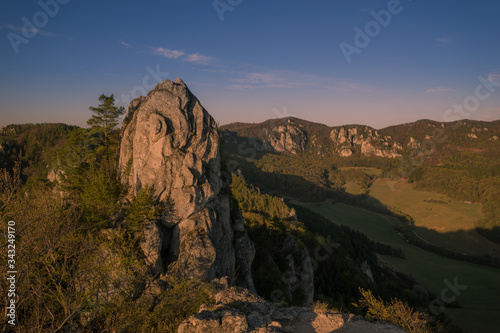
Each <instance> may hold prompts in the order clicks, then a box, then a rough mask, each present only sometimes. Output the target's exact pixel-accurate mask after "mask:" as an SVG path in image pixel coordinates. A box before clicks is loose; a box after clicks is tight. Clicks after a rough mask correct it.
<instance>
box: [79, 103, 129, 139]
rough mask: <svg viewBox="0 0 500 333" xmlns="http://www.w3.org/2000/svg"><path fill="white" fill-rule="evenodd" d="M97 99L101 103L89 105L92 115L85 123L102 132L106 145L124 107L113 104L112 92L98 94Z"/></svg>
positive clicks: (123, 111)
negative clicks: (96, 105) (94, 105)
mask: <svg viewBox="0 0 500 333" xmlns="http://www.w3.org/2000/svg"><path fill="white" fill-rule="evenodd" d="M99 101H100V102H101V104H99V106H98V107H93V106H91V107H89V109H90V110H91V111H92V112H94V115H92V118H90V119H89V120H87V125H89V126H91V127H92V128H95V129H98V130H99V131H101V132H102V133H104V144H105V145H106V146H107V145H108V136H109V133H110V132H111V131H112V130H114V129H115V127H116V126H117V125H118V119H119V118H120V116H121V115H123V114H124V113H125V108H124V107H123V106H120V107H117V106H115V96H114V94H111V96H106V95H104V94H102V95H101V96H99Z"/></svg>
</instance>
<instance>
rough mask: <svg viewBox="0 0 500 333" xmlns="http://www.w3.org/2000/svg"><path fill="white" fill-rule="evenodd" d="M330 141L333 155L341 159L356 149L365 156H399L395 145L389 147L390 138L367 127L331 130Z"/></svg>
mask: <svg viewBox="0 0 500 333" xmlns="http://www.w3.org/2000/svg"><path fill="white" fill-rule="evenodd" d="M330 139H331V140H332V142H333V144H334V151H333V152H334V153H335V154H339V155H340V156H342V157H348V156H351V155H352V154H353V151H355V149H356V148H357V147H359V149H360V150H361V154H362V155H365V156H379V157H388V158H396V157H398V156H400V154H399V152H398V149H400V147H399V146H398V147H396V146H395V145H393V146H391V145H390V144H389V141H391V137H389V136H383V135H381V134H380V133H379V132H378V131H377V130H374V129H372V128H370V127H368V126H351V127H340V128H335V129H332V130H331V132H330Z"/></svg>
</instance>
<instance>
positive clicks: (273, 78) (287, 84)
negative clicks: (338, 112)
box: [227, 70, 374, 92]
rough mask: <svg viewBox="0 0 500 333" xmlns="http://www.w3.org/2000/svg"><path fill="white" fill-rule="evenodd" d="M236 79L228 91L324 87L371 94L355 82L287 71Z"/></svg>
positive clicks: (368, 88)
mask: <svg viewBox="0 0 500 333" xmlns="http://www.w3.org/2000/svg"><path fill="white" fill-rule="evenodd" d="M238 76H239V77H236V78H233V79H231V81H232V82H234V84H232V85H230V86H228V87H227V88H228V89H247V90H248V89H256V88H285V89H286V88H303V87H324V88H326V89H329V90H333V91H340V92H352V91H356V92H372V91H374V89H373V87H371V86H368V85H366V84H362V83H357V82H347V81H343V80H338V79H333V78H329V77H323V76H317V75H310V74H303V73H298V72H293V71H287V70H270V71H266V72H238Z"/></svg>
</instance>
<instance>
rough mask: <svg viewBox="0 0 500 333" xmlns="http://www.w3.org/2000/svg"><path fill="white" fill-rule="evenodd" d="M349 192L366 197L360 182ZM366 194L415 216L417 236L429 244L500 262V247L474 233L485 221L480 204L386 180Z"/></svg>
mask: <svg viewBox="0 0 500 333" xmlns="http://www.w3.org/2000/svg"><path fill="white" fill-rule="evenodd" d="M363 172H365V170H363ZM370 172H371V173H372V174H373V172H374V171H370ZM367 174H369V173H368V172H367ZM346 191H347V192H348V193H351V194H360V193H363V192H362V191H363V190H362V189H361V188H360V186H359V184H357V183H356V182H347V184H346ZM366 193H367V194H368V195H369V198H368V200H370V197H371V198H374V199H375V200H374V201H375V202H379V203H381V204H382V205H384V206H386V207H392V208H393V209H395V210H398V211H402V212H404V213H405V214H408V215H409V216H411V217H412V218H413V219H414V221H415V228H414V231H415V233H416V234H417V235H418V236H419V237H421V238H422V239H424V240H426V241H427V242H429V243H432V244H434V245H437V246H439V247H443V248H446V249H449V250H452V251H455V252H458V253H466V254H471V255H479V256H481V255H490V256H494V257H497V258H500V245H498V244H495V243H493V242H491V241H489V240H487V239H486V238H484V237H483V236H481V235H480V234H478V233H477V232H476V231H475V230H474V224H475V222H476V221H477V220H478V219H480V218H481V217H482V214H481V205H480V204H479V203H473V204H466V203H462V202H460V201H458V200H453V199H450V198H448V197H447V196H445V195H443V194H439V193H432V192H427V191H418V190H415V189H413V185H412V184H408V183H406V182H394V181H388V180H383V179H376V180H375V181H374V182H373V184H372V185H371V186H370V188H369V189H368V191H367V192H366Z"/></svg>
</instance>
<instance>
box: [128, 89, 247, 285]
mask: <svg viewBox="0 0 500 333" xmlns="http://www.w3.org/2000/svg"><path fill="white" fill-rule="evenodd" d="M220 169H221V157H220V152H219V135H218V132H217V126H216V123H215V121H214V120H213V118H212V117H211V116H210V115H209V114H208V112H207V111H206V110H205V109H204V108H203V107H202V105H201V104H200V102H199V101H198V99H197V98H196V97H195V96H194V95H193V94H192V93H191V92H190V91H189V89H188V88H187V86H186V85H185V84H184V82H182V80H180V79H177V80H175V81H174V82H172V81H170V80H165V81H163V82H161V83H159V84H158V85H157V86H156V87H155V88H154V89H153V90H152V91H151V92H149V94H148V95H147V96H146V97H144V96H141V97H139V98H136V99H134V100H133V101H132V102H131V103H130V105H129V108H128V111H127V115H126V117H125V120H124V122H123V128H122V139H121V145H120V156H119V170H120V174H121V180H122V183H123V184H124V185H126V186H127V187H128V188H129V189H130V192H131V193H132V194H135V193H137V192H138V191H139V190H140V189H141V188H143V187H145V186H148V187H150V188H152V189H153V193H154V198H155V200H156V201H157V202H158V203H160V204H161V205H163V208H164V209H163V211H164V214H163V216H162V218H161V221H160V222H159V223H156V224H148V225H147V226H146V227H145V231H144V232H145V237H144V242H143V244H141V248H142V249H143V251H144V253H145V255H146V257H147V259H148V261H149V263H150V266H151V267H152V269H153V270H154V271H155V272H158V273H161V272H163V273H165V272H176V273H180V274H182V275H184V276H186V277H190V278H199V279H203V280H212V279H214V278H220V277H224V276H228V277H229V278H230V279H234V278H235V276H234V272H235V270H236V267H237V268H238V274H239V275H238V276H239V279H240V282H241V283H242V284H243V285H244V286H246V287H247V288H249V289H250V290H255V289H254V286H253V282H252V277H251V273H250V265H251V262H252V260H253V255H254V253H255V248H254V246H253V243H252V242H251V241H250V239H249V238H248V236H247V233H246V232H245V229H244V226H243V219H242V218H241V217H240V216H238V214H237V213H235V211H237V209H234V207H231V200H230V194H229V193H228V192H227V191H222V190H223V189H224V187H225V186H227V185H228V184H223V183H222V179H221V173H220Z"/></svg>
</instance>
